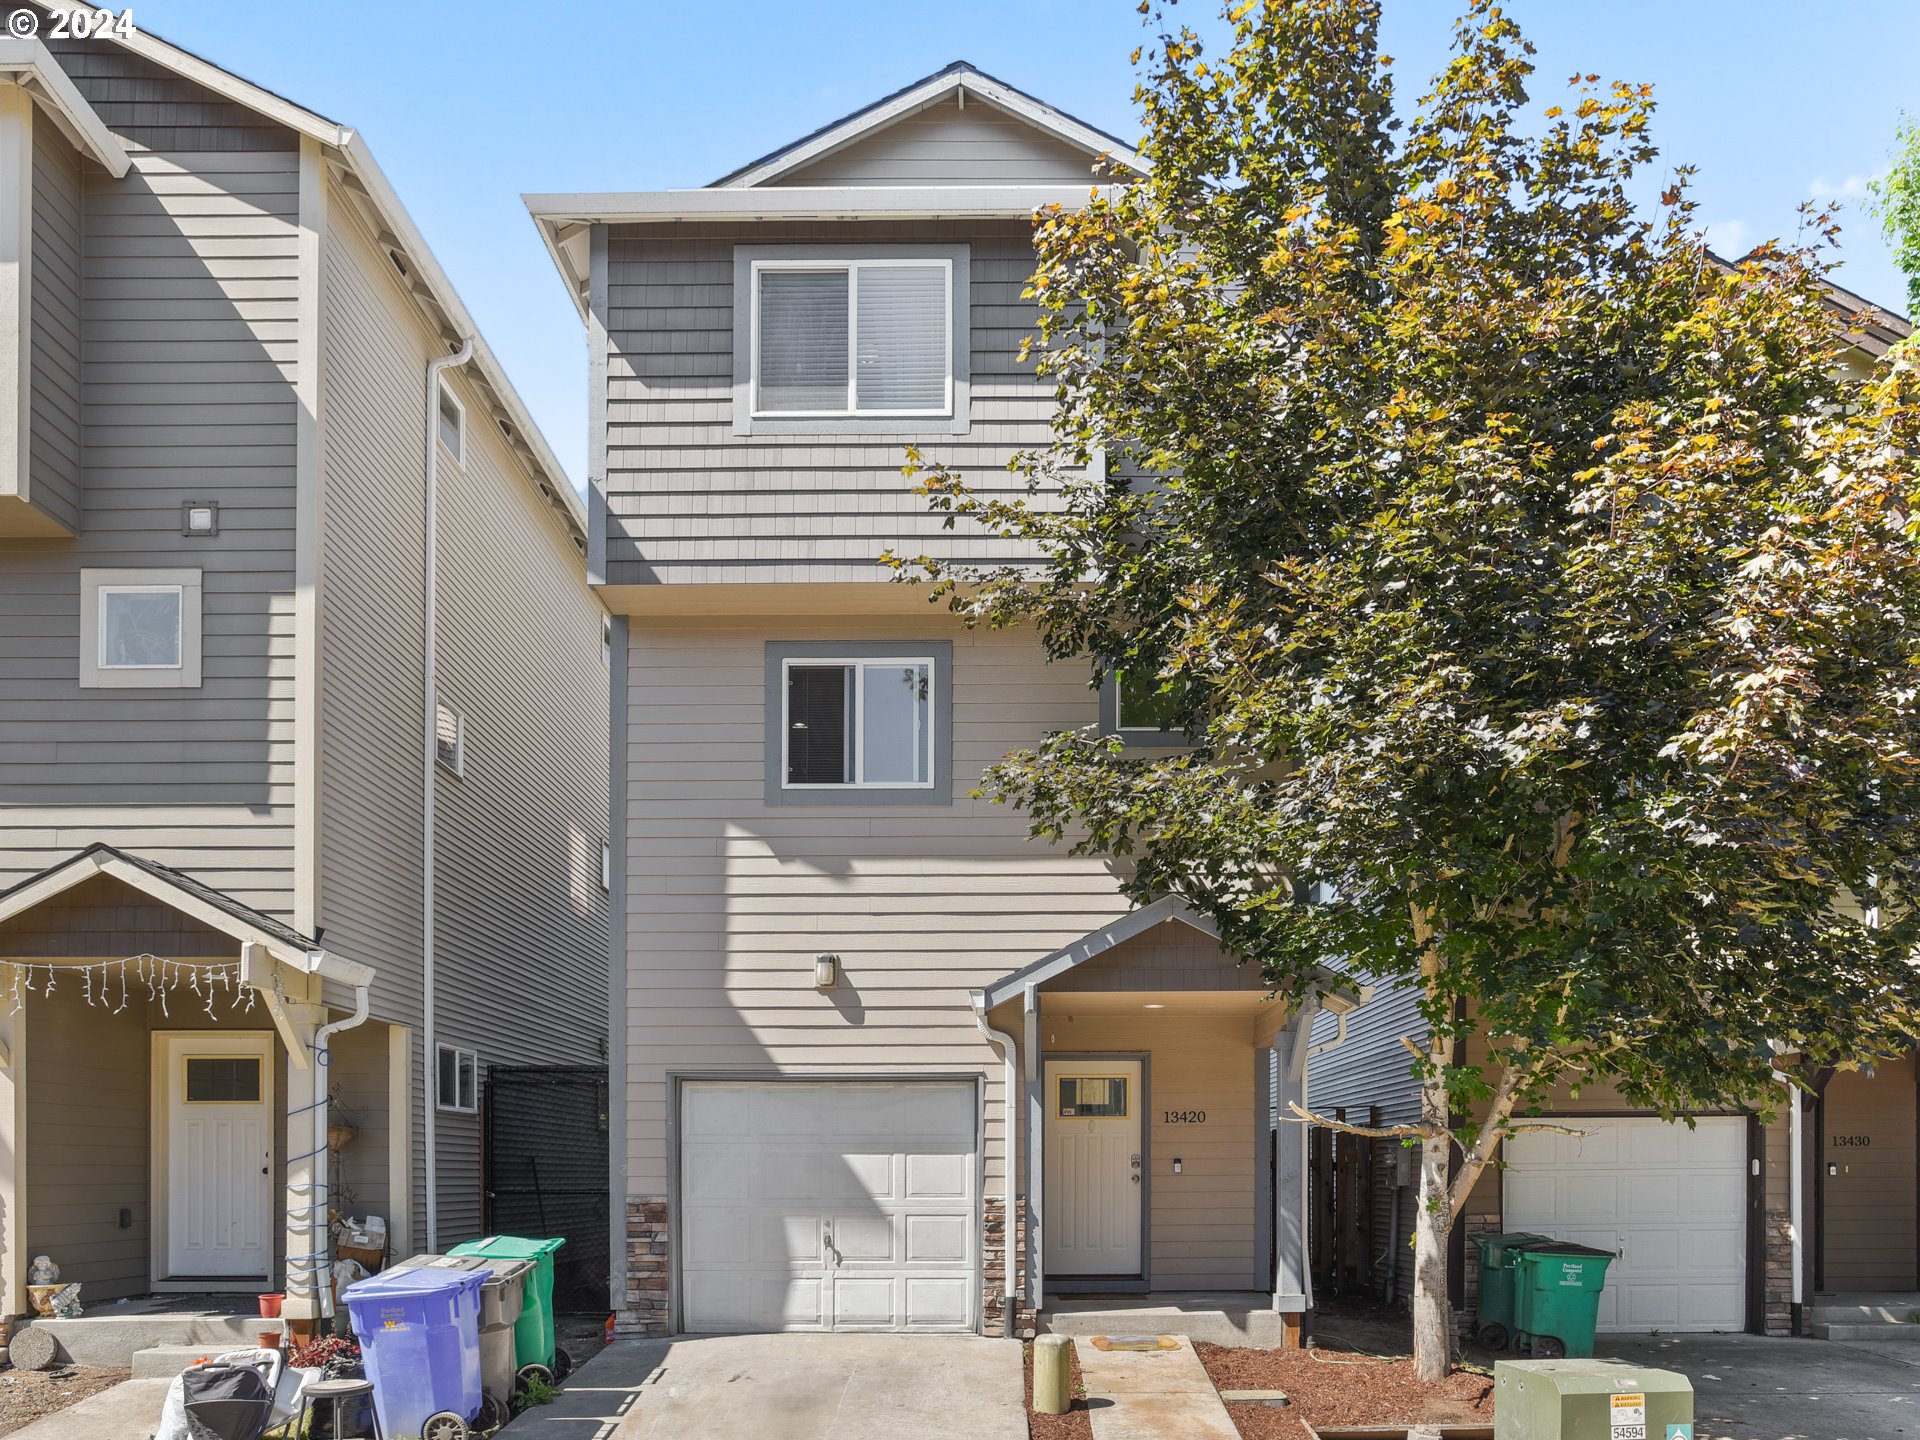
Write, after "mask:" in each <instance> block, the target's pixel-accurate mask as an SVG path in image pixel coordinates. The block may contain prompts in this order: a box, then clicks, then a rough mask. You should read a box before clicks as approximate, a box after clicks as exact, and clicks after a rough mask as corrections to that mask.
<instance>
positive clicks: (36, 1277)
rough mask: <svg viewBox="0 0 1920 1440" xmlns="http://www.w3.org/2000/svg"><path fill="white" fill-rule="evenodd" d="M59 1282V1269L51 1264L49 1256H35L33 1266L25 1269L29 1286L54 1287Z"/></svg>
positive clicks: (51, 1259)
mask: <svg viewBox="0 0 1920 1440" xmlns="http://www.w3.org/2000/svg"><path fill="white" fill-rule="evenodd" d="M59 1280H60V1267H59V1266H58V1265H56V1264H54V1263H53V1257H52V1256H51V1255H36V1256H34V1257H33V1264H32V1265H30V1266H28V1267H27V1283H28V1284H29V1285H54V1284H58V1283H59Z"/></svg>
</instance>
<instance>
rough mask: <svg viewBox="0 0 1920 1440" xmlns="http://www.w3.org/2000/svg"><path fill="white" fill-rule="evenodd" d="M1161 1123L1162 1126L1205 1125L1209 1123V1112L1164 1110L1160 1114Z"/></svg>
mask: <svg viewBox="0 0 1920 1440" xmlns="http://www.w3.org/2000/svg"><path fill="white" fill-rule="evenodd" d="M1160 1123H1161V1124H1162V1125H1204V1124H1206V1123H1207V1112H1206V1111H1204V1110H1162V1111H1161V1112H1160Z"/></svg>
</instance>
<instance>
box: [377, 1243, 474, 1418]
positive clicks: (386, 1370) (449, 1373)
mask: <svg viewBox="0 0 1920 1440" xmlns="http://www.w3.org/2000/svg"><path fill="white" fill-rule="evenodd" d="M487 1278H488V1276H487V1272H486V1271H485V1270H443V1269H438V1268H429V1269H422V1270H389V1271H386V1272H385V1273H383V1274H380V1275H374V1276H370V1277H369V1278H367V1279H365V1280H360V1281H356V1282H355V1283H354V1284H352V1285H349V1286H348V1287H347V1290H346V1294H345V1296H344V1297H343V1298H344V1299H345V1300H346V1302H347V1310H348V1313H350V1314H351V1315H352V1316H353V1333H354V1334H355V1335H357V1336H358V1337H359V1338H360V1350H361V1356H362V1358H363V1360H364V1361H365V1362H366V1367H367V1379H369V1380H371V1381H372V1382H373V1408H374V1414H375V1415H376V1416H377V1417H378V1419H379V1421H380V1433H381V1434H382V1435H392V1436H414V1435H423V1434H425V1433H426V1424H427V1421H428V1420H429V1419H431V1418H432V1417H433V1416H435V1415H441V1414H451V1415H457V1416H459V1418H460V1419H461V1421H462V1422H464V1423H465V1424H469V1425H470V1424H472V1423H473V1422H474V1420H476V1419H477V1418H478V1417H479V1414H480V1402H481V1399H482V1391H481V1387H480V1287H481V1286H482V1285H484V1284H485V1283H486V1281H487Z"/></svg>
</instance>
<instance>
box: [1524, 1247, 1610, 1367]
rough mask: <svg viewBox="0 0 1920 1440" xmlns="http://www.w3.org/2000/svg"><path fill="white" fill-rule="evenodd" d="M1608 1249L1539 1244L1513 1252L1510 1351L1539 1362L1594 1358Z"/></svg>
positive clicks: (1607, 1264)
mask: <svg viewBox="0 0 1920 1440" xmlns="http://www.w3.org/2000/svg"><path fill="white" fill-rule="evenodd" d="M1612 1263H1613V1252H1612V1251H1611V1250H1596V1249H1594V1248H1593V1247H1592V1246H1591V1245H1574V1244H1568V1243H1563V1242H1561V1241H1559V1240H1538V1241H1535V1242H1533V1243H1532V1244H1530V1245H1523V1246H1521V1247H1519V1248H1518V1249H1517V1250H1515V1251H1514V1252H1513V1340H1514V1348H1515V1349H1517V1350H1520V1351H1522V1352H1523V1353H1525V1354H1528V1355H1532V1356H1534V1357H1535V1358H1537V1359H1541V1360H1557V1359H1559V1358H1560V1357H1562V1356H1565V1355H1571V1356H1574V1357H1575V1358H1579V1357H1582V1356H1587V1355H1591V1354H1593V1330H1594V1324H1595V1322H1596V1321H1597V1320H1598V1319H1599V1316H1600V1290H1601V1287H1602V1286H1604V1285H1605V1284H1606V1283H1607V1266H1609V1265H1611V1264H1612Z"/></svg>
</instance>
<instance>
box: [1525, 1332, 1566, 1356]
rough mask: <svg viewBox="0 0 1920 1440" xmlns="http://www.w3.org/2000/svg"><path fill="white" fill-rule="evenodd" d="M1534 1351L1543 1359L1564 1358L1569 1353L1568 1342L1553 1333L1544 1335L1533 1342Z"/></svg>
mask: <svg viewBox="0 0 1920 1440" xmlns="http://www.w3.org/2000/svg"><path fill="white" fill-rule="evenodd" d="M1533 1353H1534V1354H1535V1355H1536V1356H1538V1357H1539V1358H1540V1359H1542V1360H1559V1359H1563V1358H1564V1357H1565V1356H1566V1353H1567V1342H1566V1341H1564V1340H1557V1339H1555V1338H1554V1337H1553V1336H1551V1335H1542V1336H1540V1337H1539V1338H1538V1339H1536V1340H1535V1341H1534V1342H1533Z"/></svg>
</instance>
